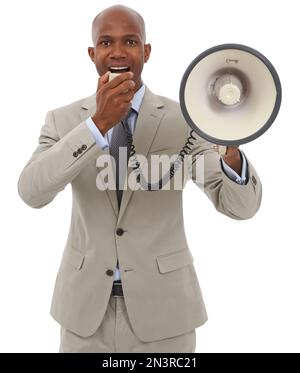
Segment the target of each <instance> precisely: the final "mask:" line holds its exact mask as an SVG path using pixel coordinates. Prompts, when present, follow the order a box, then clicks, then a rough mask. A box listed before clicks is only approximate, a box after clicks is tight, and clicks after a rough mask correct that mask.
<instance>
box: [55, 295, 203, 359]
mask: <svg viewBox="0 0 300 373" xmlns="http://www.w3.org/2000/svg"><path fill="white" fill-rule="evenodd" d="M170 312H172V310H170ZM146 322H147V320H145V323H146ZM60 338H61V340H60V348H59V352H67V353H68V352H98V353H101V352H102V353H114V352H127V353H134V352H137V353H139V352H140V353H142V352H143V353H151V352H154V353H163V352H166V353H168V352H173V353H181V352H182V353H185V352H186V353H188V352H192V353H194V352H195V349H196V331H195V329H193V330H192V331H190V332H188V333H185V334H181V335H178V336H175V337H172V338H165V339H161V340H157V341H153V342H143V341H141V340H140V339H139V338H138V337H137V336H136V335H135V334H134V331H133V329H132V327H131V324H130V321H129V318H128V314H127V309H126V304H125V301H124V297H122V296H113V295H111V296H110V299H109V302H108V306H107V309H106V312H105V315H104V318H103V320H102V322H101V324H100V326H99V328H98V329H97V330H96V332H95V333H94V334H93V335H91V336H89V337H81V336H79V335H77V334H75V333H73V332H71V331H70V330H68V329H66V328H64V327H62V326H61V329H60Z"/></svg>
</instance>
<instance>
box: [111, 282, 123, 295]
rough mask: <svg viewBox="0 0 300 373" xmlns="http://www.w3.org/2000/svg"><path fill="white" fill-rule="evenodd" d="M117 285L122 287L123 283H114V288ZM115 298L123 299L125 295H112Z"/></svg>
mask: <svg viewBox="0 0 300 373" xmlns="http://www.w3.org/2000/svg"><path fill="white" fill-rule="evenodd" d="M116 285H119V286H122V283H121V282H114V283H113V286H116ZM112 293H113V289H112ZM112 296H113V298H123V297H124V295H118V294H112Z"/></svg>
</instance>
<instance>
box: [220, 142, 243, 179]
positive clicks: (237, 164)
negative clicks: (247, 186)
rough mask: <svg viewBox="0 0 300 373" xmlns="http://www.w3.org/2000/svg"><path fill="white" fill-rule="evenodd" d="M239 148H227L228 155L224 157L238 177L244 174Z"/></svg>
mask: <svg viewBox="0 0 300 373" xmlns="http://www.w3.org/2000/svg"><path fill="white" fill-rule="evenodd" d="M238 148H239V147H238V146H227V150H226V153H225V154H224V155H222V158H223V159H224V162H225V163H227V164H228V166H229V167H231V168H232V169H233V170H234V171H235V172H236V173H237V174H238V175H240V176H241V173H242V157H241V153H240V151H239V149H238Z"/></svg>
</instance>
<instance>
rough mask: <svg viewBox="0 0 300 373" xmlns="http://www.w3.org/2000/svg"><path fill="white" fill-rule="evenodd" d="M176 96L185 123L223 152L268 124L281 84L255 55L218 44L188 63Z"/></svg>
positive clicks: (238, 46)
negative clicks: (177, 96) (219, 147)
mask: <svg viewBox="0 0 300 373" xmlns="http://www.w3.org/2000/svg"><path fill="white" fill-rule="evenodd" d="M179 96H180V107H181V111H182V113H183V116H184V118H185V120H186V122H187V123H188V125H189V126H190V127H191V128H192V129H193V130H194V131H195V132H196V133H197V134H198V135H199V136H201V137H203V138H204V139H206V140H208V141H210V142H212V143H214V144H218V145H221V148H223V151H222V153H223V154H224V153H225V152H226V146H230V145H233V146H237V145H241V144H244V143H247V142H250V141H252V140H254V139H256V138H257V137H259V136H261V135H262V134H263V133H264V132H265V131H266V130H267V129H268V128H269V127H270V126H271V124H272V123H273V122H274V120H275V118H276V116H277V114H278V111H279V108H280V104H281V84H280V80H279V77H278V74H277V72H276V70H275V68H274V67H273V65H272V64H271V62H270V61H269V60H268V59H267V58H266V57H265V56H264V55H262V54H261V53H260V52H258V51H257V50H255V49H253V48H250V47H248V46H246V45H242V44H222V45H217V46H215V47H212V48H209V49H207V50H206V51H204V52H203V53H201V54H200V55H199V56H197V57H196V58H195V59H194V60H193V61H192V62H191V63H190V65H189V66H188V68H187V69H186V71H185V73H184V75H183V77H182V80H181V85H180V92H179ZM222 153H221V154H222Z"/></svg>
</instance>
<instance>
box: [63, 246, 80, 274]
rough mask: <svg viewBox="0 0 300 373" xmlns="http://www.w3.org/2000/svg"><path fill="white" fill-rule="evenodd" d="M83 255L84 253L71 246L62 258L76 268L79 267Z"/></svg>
mask: <svg viewBox="0 0 300 373" xmlns="http://www.w3.org/2000/svg"><path fill="white" fill-rule="evenodd" d="M84 257H85V255H84V254H82V253H81V252H80V251H78V250H75V249H73V248H72V249H69V250H67V251H66V252H65V253H64V259H65V260H66V261H67V262H68V263H69V264H71V265H72V266H73V267H74V268H76V269H81V267H82V265H83V261H84Z"/></svg>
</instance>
